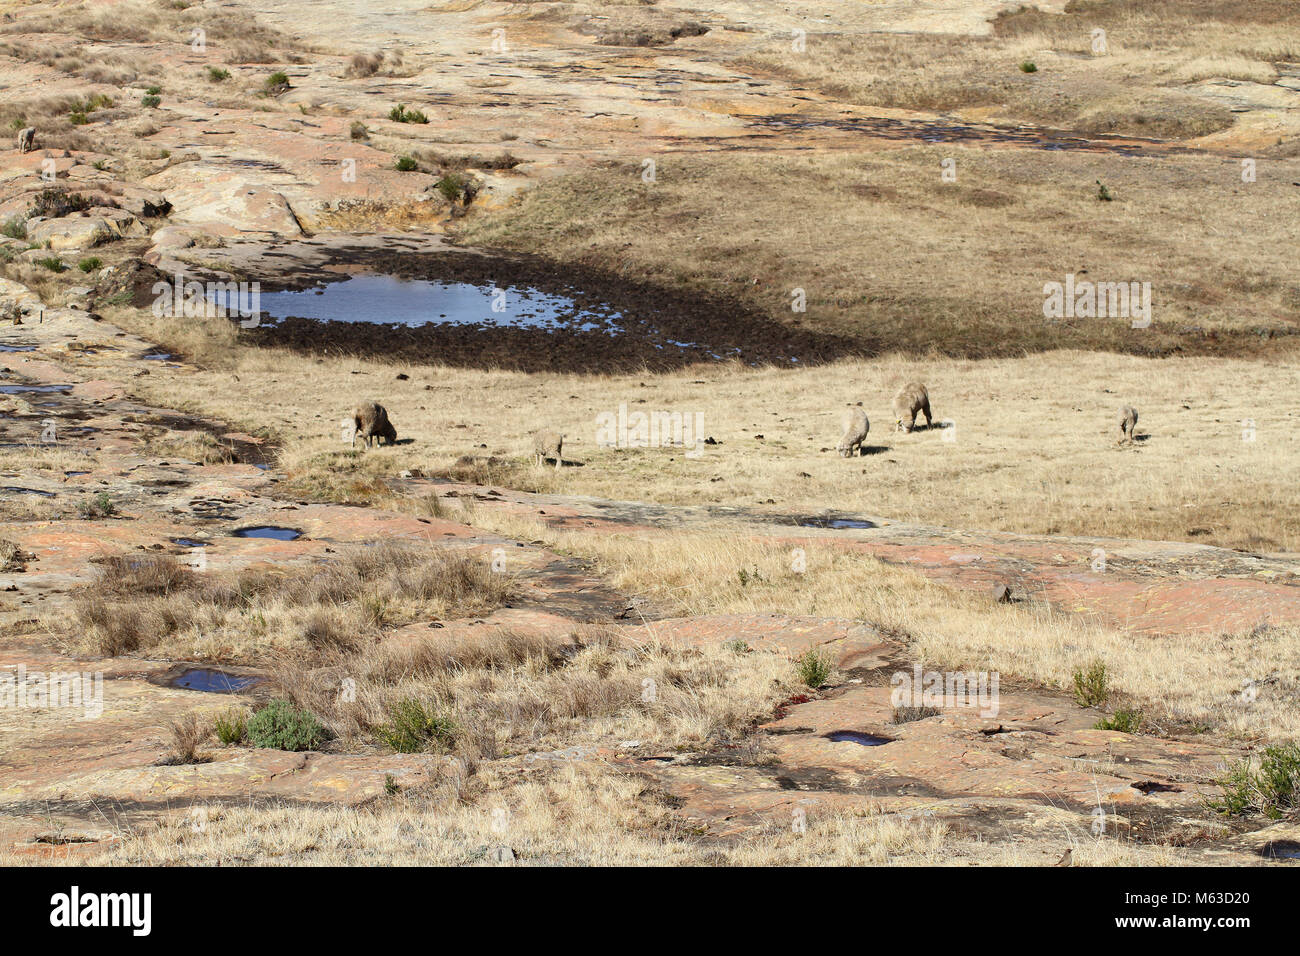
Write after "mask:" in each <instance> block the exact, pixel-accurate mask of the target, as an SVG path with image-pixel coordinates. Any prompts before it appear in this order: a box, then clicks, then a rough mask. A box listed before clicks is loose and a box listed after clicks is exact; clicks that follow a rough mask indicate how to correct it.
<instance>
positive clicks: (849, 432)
mask: <svg viewBox="0 0 1300 956" xmlns="http://www.w3.org/2000/svg"><path fill="white" fill-rule="evenodd" d="M893 411H894V428H895V430H896V431H904V432H911V431H913V430H914V429H915V428H916V416H917V415H919V414H924V415H925V427H926V429H927V430H928V429H930V428H931V427H933V425H934V418H933V416H932V415H931V413H930V391H929V389H927V388H926V387H925V385H924V384H923V383H922V382H908V383H907V384H906V385H904V386H903V387H902V388H900V389H899V390H898V394H897V395H895V396H894V402H893ZM1137 420H1138V413H1137V409H1136V408H1134V407H1133V406H1132V405H1124V406H1122V407H1121V408H1120V410H1119V432H1120V438H1119V440H1120V442H1121V443H1123V442H1128V443H1130V444H1131V443H1132V442H1133V430H1134V428H1136V427H1137ZM840 427H841V428H842V430H843V434H842V435H841V436H840V441H839V445H837V446H836V449H835V450H836V451H837V452H839V454H840V457H842V458H851V457H852V456H853V455H854V454H855V453H856V454H861V453H862V443H863V442H865V441H866V440H867V432H868V431H870V430H871V422H870V421H868V420H867V413H866V411H865V410H864V409H863V408H862V404H861V403H860V402H859V403H858V404H857V405H853V406H850V407H849V408H848V409H847V410H845V412H844V417H843V418H842V419H841V422H840ZM358 438H360V439H361V440H362V441H363V442H364V443H365V445H366V447H367V448H369V447H372V446H373V445H374V443H375V441H376V440H377V441H378V442H379V444H380V445H383V444H384V442H385V441H387V442H388V444H390V445H391V444H393V443H394V442H395V441H397V429H395V428H394V427H393V423H392V422H390V421H389V420H388V410H387V409H386V408H384V406H383V405H380V404H379V403H378V402H362V403H361V404H360V405H358V406H357V407H356V408H354V409H353V410H352V446H353V447H354V448H355V447H356V443H357V439H358ZM563 448H564V435H562V434H560V433H559V432H551V431H541V432H534V433H533V457H534V458H535V460H536V463H537V466H538V467H539V468H540V467H541V466H542V464H543V463H544V462H545V461H546V460H547V459H548V458H553V459H554V460H555V467H556V469H557V470H558V469H559V468H560V466H561V465H562V464H563V462H564V459H563V458H562V457H561V452H562V450H563Z"/></svg>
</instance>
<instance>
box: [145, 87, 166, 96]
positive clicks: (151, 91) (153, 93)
mask: <svg viewBox="0 0 1300 956" xmlns="http://www.w3.org/2000/svg"><path fill="white" fill-rule="evenodd" d="M145 92H146V93H148V94H149V95H150V96H157V95H158V94H159V93H161V92H162V87H161V86H151V87H149V88H148V89H146V90H145Z"/></svg>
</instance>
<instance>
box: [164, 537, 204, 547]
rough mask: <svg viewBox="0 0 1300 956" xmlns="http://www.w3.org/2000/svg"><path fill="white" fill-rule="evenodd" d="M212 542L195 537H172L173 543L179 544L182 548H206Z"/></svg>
mask: <svg viewBox="0 0 1300 956" xmlns="http://www.w3.org/2000/svg"><path fill="white" fill-rule="evenodd" d="M211 543H212V542H210V541H197V540H195V539H194V538H172V544H179V545H180V546H181V547H182V548H206V547H208V545H210V544H211Z"/></svg>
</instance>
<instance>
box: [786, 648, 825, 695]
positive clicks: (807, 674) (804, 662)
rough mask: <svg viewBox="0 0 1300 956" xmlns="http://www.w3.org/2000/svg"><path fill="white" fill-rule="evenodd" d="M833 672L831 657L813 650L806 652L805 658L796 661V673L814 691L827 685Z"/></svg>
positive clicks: (804, 653)
mask: <svg viewBox="0 0 1300 956" xmlns="http://www.w3.org/2000/svg"><path fill="white" fill-rule="evenodd" d="M833 670H834V667H833V666H832V665H831V659H830V657H828V656H827V655H825V654H823V653H822V652H821V651H816V650H813V649H811V648H809V649H808V650H806V651H804V652H803V656H802V657H800V658H799V659H798V660H797V661H795V673H796V674H797V675H798V676H799V679H800V680H801V681H803V682H804V683H805V684H807V685H808V686H809V687H811V688H812V689H813V690H816V689H817V688H818V687H821V686H822V685H823V684H825V683H826V681H828V680H829V679H830V676H831V672H832V671H833Z"/></svg>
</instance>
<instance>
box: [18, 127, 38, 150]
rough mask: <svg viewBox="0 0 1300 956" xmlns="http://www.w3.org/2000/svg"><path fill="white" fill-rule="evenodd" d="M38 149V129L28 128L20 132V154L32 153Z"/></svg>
mask: <svg viewBox="0 0 1300 956" xmlns="http://www.w3.org/2000/svg"><path fill="white" fill-rule="evenodd" d="M35 148H36V127H35V126H26V127H24V128H23V129H20V130H19V131H18V152H20V153H30V152H31V151H32V150H33V149H35Z"/></svg>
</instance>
